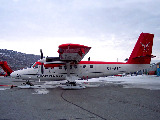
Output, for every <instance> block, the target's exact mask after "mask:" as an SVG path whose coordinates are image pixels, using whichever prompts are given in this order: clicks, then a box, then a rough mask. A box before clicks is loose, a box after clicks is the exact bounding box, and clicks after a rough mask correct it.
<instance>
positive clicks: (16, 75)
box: [10, 71, 20, 78]
mask: <svg viewBox="0 0 160 120" xmlns="http://www.w3.org/2000/svg"><path fill="white" fill-rule="evenodd" d="M10 76H11V77H12V78H19V77H20V75H19V73H18V71H14V72H12V73H11V74H10Z"/></svg>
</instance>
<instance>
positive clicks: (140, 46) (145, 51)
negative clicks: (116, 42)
mask: <svg viewBox="0 0 160 120" xmlns="http://www.w3.org/2000/svg"><path fill="white" fill-rule="evenodd" d="M153 38H154V34H150V33H141V34H140V36H139V38H138V40H137V43H136V45H135V47H134V49H133V51H132V53H131V55H130V57H129V60H128V61H127V63H128V64H150V61H151V58H152V57H154V56H153V55H151V54H152V45H153Z"/></svg>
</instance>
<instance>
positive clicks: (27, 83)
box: [23, 80, 34, 86]
mask: <svg viewBox="0 0 160 120" xmlns="http://www.w3.org/2000/svg"><path fill="white" fill-rule="evenodd" d="M23 84H24V85H30V86H34V85H33V84H32V83H31V82H30V81H29V80H26V82H25V83H23Z"/></svg>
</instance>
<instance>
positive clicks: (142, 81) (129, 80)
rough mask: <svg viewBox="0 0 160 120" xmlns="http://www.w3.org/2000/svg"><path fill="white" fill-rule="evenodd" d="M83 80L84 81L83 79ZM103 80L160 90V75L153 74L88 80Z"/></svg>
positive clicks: (90, 80) (126, 86)
mask: <svg viewBox="0 0 160 120" xmlns="http://www.w3.org/2000/svg"><path fill="white" fill-rule="evenodd" d="M81 82H82V81H81ZM86 82H88V83H91V82H103V83H104V84H107V83H108V84H111V83H112V84H120V85H123V87H124V88H144V89H150V90H160V77H157V76H151V75H138V76H125V77H115V76H110V77H101V78H93V79H89V80H88V81H86Z"/></svg>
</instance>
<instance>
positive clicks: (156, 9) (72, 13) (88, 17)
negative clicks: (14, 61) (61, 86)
mask: <svg viewBox="0 0 160 120" xmlns="http://www.w3.org/2000/svg"><path fill="white" fill-rule="evenodd" d="M159 5H160V1H159V0H121V1H120V0H0V49H8V50H14V51H18V52H22V53H28V54H36V55H40V52H39V51H40V49H43V53H44V55H45V56H52V57H54V56H58V53H57V50H58V46H59V45H60V44H65V43H76V44H82V45H86V46H89V47H92V48H91V50H90V52H89V53H88V54H87V55H86V57H85V58H84V60H87V58H88V57H89V56H90V57H91V60H99V61H117V58H118V59H119V61H123V60H124V59H125V58H128V57H129V56H130V54H131V51H132V49H133V47H134V45H135V43H136V41H137V39H138V37H139V35H140V33H141V32H147V33H153V34H154V35H155V37H154V45H153V52H152V53H153V54H154V55H156V56H157V57H156V58H154V59H159V60H160V6H159Z"/></svg>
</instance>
